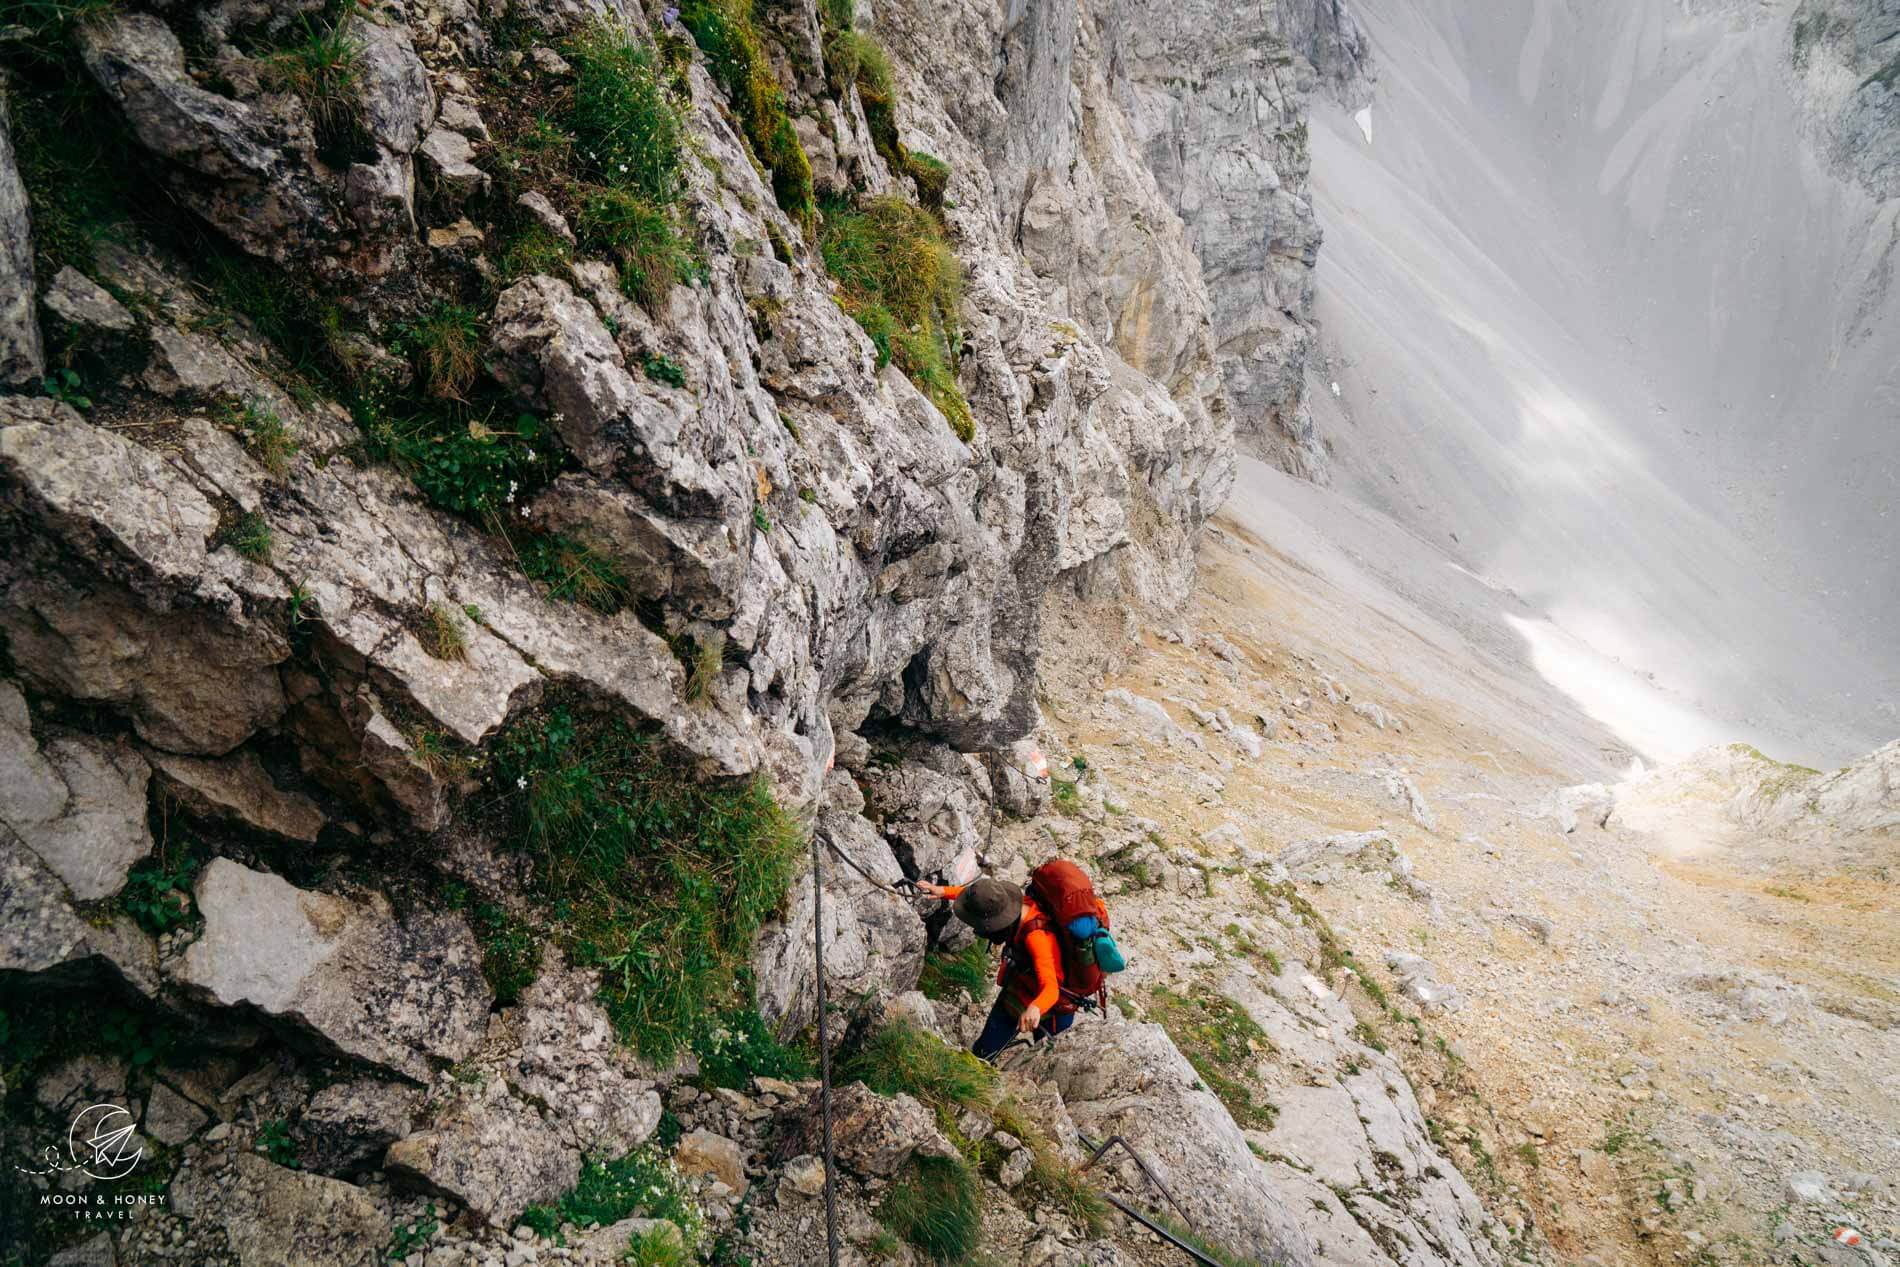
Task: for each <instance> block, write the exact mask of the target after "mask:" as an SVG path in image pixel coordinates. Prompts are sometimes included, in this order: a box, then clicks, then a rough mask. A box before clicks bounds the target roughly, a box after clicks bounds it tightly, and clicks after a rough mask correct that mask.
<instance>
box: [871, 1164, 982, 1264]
mask: <svg viewBox="0 0 1900 1267" xmlns="http://www.w3.org/2000/svg"><path fill="white" fill-rule="evenodd" d="M981 1191H982V1188H981V1185H980V1184H979V1183H978V1182H977V1178H976V1173H975V1171H974V1170H973V1168H972V1167H971V1166H970V1164H969V1163H968V1162H966V1161H964V1160H963V1159H962V1158H947V1157H920V1158H917V1159H916V1160H915V1161H914V1162H912V1163H911V1168H910V1169H909V1170H908V1171H907V1172H906V1173H905V1174H904V1175H903V1176H902V1177H900V1178H899V1179H898V1180H897V1181H896V1182H895V1183H893V1184H892V1185H891V1186H890V1189H889V1191H887V1192H886V1193H885V1194H884V1199H883V1200H882V1201H880V1202H879V1203H878V1207H877V1217H878V1220H879V1221H880V1222H882V1223H883V1224H884V1225H885V1226H886V1227H888V1228H890V1230H891V1231H893V1232H895V1233H896V1234H897V1235H899V1236H901V1237H903V1238H904V1239H905V1240H907V1241H909V1242H910V1243H911V1244H912V1245H914V1246H916V1247H917V1248H918V1249H919V1250H921V1251H923V1253H925V1254H926V1255H928V1256H929V1257H930V1258H931V1259H932V1261H935V1262H939V1263H961V1262H964V1261H965V1260H966V1259H968V1258H969V1256H970V1254H971V1253H972V1252H973V1251H974V1250H975V1249H976V1246H977V1241H978V1238H979V1237H980V1236H981V1234H982V1231H983V1212H982V1209H981V1208H980V1206H979V1204H978V1198H979V1196H980V1195H981Z"/></svg>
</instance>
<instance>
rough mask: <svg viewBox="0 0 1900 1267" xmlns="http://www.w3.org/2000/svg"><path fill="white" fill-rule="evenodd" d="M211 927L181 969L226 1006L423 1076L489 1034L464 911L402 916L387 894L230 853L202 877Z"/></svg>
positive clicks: (190, 982)
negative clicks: (295, 874)
mask: <svg viewBox="0 0 1900 1267" xmlns="http://www.w3.org/2000/svg"><path fill="white" fill-rule="evenodd" d="M197 901H198V910H199V911H200V913H201V914H202V915H203V916H204V922H205V927H204V933H203V935H202V936H201V937H200V938H199V939H198V940H197V941H195V942H193V943H192V945H191V947H190V949H189V950H187V951H186V952H185V957H184V960H183V963H182V965H181V966H180V967H178V968H176V969H174V971H176V972H177V974H178V976H179V979H180V981H181V983H182V984H184V985H186V986H189V987H191V988H192V989H193V990H194V991H196V992H197V993H198V994H199V995H200V996H202V997H204V998H205V999H207V1000H208V1001H210V1002H213V1003H217V1004H219V1005H222V1006H225V1007H232V1006H236V1005H239V1004H248V1005H250V1006H252V1007H255V1008H257V1009H258V1010H259V1011H261V1012H263V1013H264V1014H265V1015H267V1016H273V1017H278V1018H280V1019H282V1020H284V1021H286V1022H288V1023H291V1024H294V1025H296V1026H298V1027H300V1028H302V1029H304V1030H306V1031H308V1032H309V1033H312V1034H314V1035H315V1036H317V1037H318V1038H320V1039H322V1040H324V1041H325V1042H327V1043H329V1044H330V1045H331V1046H333V1047H335V1048H336V1049H337V1050H339V1051H342V1052H344V1053H346V1054H348V1055H351V1056H354V1057H356V1058H358V1059H359V1060H363V1061H365V1062H368V1063H371V1064H375V1065H380V1066H382V1067H384V1068H386V1069H389V1070H392V1071H394V1072H396V1073H400V1074H405V1075H407V1076H409V1077H412V1078H416V1079H418V1080H421V1079H425V1078H427V1077H428V1075H429V1072H430V1068H431V1065H430V1059H431V1058H434V1059H437V1060H446V1061H455V1060H460V1059H461V1058H462V1057H464V1056H466V1055H468V1054H469V1053H470V1052H471V1051H473V1050H474V1049H475V1046H476V1045H477V1044H478V1043H479V1042H480V1041H481V1036H482V1029H483V1025H484V1023H485V1021H486V1018H487V1014H488V1005H489V1000H490V993H489V990H488V985H487V983H486V982H485V981H484V980H483V979H482V972H481V952H480V949H479V948H478V947H477V946H476V944H475V937H474V934H473V933H471V932H470V931H469V928H468V925H467V924H466V923H465V922H464V921H463V920H462V918H461V917H460V916H459V915H451V914H443V913H436V912H430V911H415V912H412V913H410V914H409V915H408V916H407V917H405V918H403V919H401V920H398V919H397V918H396V917H395V916H394V915H393V914H392V913H391V912H390V910H389V905H388V902H387V901H386V900H385V899H383V898H382V897H381V895H374V896H372V897H371V898H370V899H369V900H367V901H364V902H351V901H347V900H345V899H343V898H339V897H335V896H333V895H331V894H327V893H314V892H309V891H306V890H302V889H297V888H295V887H293V886H292V885H291V884H290V883H289V882H288V881H286V880H284V879H283V878H281V877H279V876H274V875H270V874H267V873H265V872H261V871H253V870H251V869H250V868H248V867H244V866H240V865H239V864H237V863H235V862H232V861H230V860H229V859H226V858H218V859H214V860H213V861H212V862H211V864H210V865H209V866H207V867H206V868H205V869H204V871H203V872H202V873H201V874H200V876H199V877H198V883H197Z"/></svg>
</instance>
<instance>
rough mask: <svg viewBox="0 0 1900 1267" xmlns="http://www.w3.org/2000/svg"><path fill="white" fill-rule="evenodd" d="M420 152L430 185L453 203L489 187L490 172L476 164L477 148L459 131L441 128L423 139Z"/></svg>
mask: <svg viewBox="0 0 1900 1267" xmlns="http://www.w3.org/2000/svg"><path fill="white" fill-rule="evenodd" d="M418 153H419V154H420V155H421V158H422V166H423V171H424V172H425V173H427V175H428V178H429V183H430V185H431V187H432V188H434V190H435V191H436V192H437V193H438V194H440V195H442V196H444V197H446V198H448V199H449V200H450V201H451V202H456V203H459V202H460V201H461V200H462V199H464V198H466V197H468V196H469V195H471V194H476V193H482V192H485V191H486V190H487V189H488V173H487V172H485V171H483V170H482V169H481V168H479V167H477V166H475V147H474V146H473V145H471V144H469V140H468V138H467V137H465V136H463V135H462V134H461V133H460V132H451V131H449V129H447V128H445V127H438V128H436V129H434V130H433V131H431V132H430V133H429V135H428V136H426V137H424V138H423V141H422V148H421V149H420V150H419V151H418Z"/></svg>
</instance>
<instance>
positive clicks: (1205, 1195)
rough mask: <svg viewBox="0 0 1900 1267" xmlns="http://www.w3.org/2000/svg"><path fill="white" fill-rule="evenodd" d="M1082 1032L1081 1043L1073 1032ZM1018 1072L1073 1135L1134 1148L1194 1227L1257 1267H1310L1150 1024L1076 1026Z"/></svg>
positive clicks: (1238, 1144)
mask: <svg viewBox="0 0 1900 1267" xmlns="http://www.w3.org/2000/svg"><path fill="white" fill-rule="evenodd" d="M1082 1025H1086V1026H1087V1033H1086V1040H1085V1041H1084V1035H1083V1034H1082V1033H1081V1032H1079V1031H1080V1030H1081V1027H1082ZM1077 1030H1078V1032H1077V1033H1076V1034H1075V1036H1074V1037H1072V1038H1070V1039H1069V1040H1068V1041H1065V1042H1061V1043H1057V1044H1054V1045H1053V1047H1052V1048H1050V1049H1049V1050H1047V1051H1043V1052H1038V1053H1036V1054H1035V1055H1034V1056H1033V1058H1032V1061H1031V1063H1030V1064H1028V1065H1026V1066H1024V1071H1025V1072H1029V1073H1032V1074H1033V1075H1034V1076H1037V1077H1042V1078H1046V1079H1048V1080H1049V1081H1051V1082H1053V1083H1054V1084H1055V1086H1056V1089H1057V1090H1059V1091H1060V1092H1061V1093H1062V1100H1063V1103H1064V1104H1065V1105H1067V1106H1068V1110H1069V1113H1070V1115H1071V1116H1072V1117H1073V1118H1074V1119H1075V1124H1076V1126H1077V1127H1079V1128H1080V1129H1081V1130H1082V1132H1083V1133H1084V1134H1086V1135H1088V1136H1090V1137H1091V1138H1093V1139H1097V1140H1105V1139H1107V1138H1108V1137H1110V1136H1111V1135H1123V1136H1126V1137H1127V1138H1129V1139H1135V1140H1140V1141H1142V1154H1143V1157H1144V1158H1145V1159H1146V1160H1147V1162H1148V1164H1149V1165H1150V1166H1152V1167H1153V1168H1154V1170H1155V1172H1156V1174H1158V1175H1159V1176H1160V1177H1161V1181H1162V1182H1163V1183H1164V1184H1166V1185H1167V1186H1168V1188H1169V1190H1170V1191H1172V1192H1173V1193H1174V1194H1175V1196H1176V1199H1178V1200H1179V1201H1180V1202H1181V1203H1182V1205H1183V1206H1185V1207H1186V1210H1187V1213H1188V1216H1189V1218H1190V1219H1192V1220H1193V1222H1194V1224H1195V1226H1196V1227H1198V1228H1200V1229H1202V1230H1203V1231H1204V1232H1205V1233H1207V1234H1208V1235H1210V1236H1213V1237H1214V1238H1216V1239H1218V1240H1219V1241H1221V1242H1222V1243H1223V1244H1226V1245H1228V1246H1231V1247H1232V1248H1233V1249H1234V1250H1236V1251H1238V1252H1240V1253H1242V1254H1247V1255H1251V1256H1254V1257H1258V1258H1260V1259H1261V1260H1262V1261H1265V1262H1285V1263H1290V1264H1295V1265H1296V1267H1312V1264H1313V1263H1314V1262H1315V1261H1316V1259H1315V1258H1314V1254H1313V1248H1312V1245H1311V1243H1310V1241H1309V1239H1308V1237H1307V1235H1306V1232H1305V1231H1304V1230H1303V1229H1302V1227H1301V1225H1300V1221H1299V1218H1298V1216H1297V1215H1296V1213H1295V1211H1294V1209H1293V1204H1292V1202H1291V1200H1290V1199H1289V1198H1288V1197H1287V1196H1286V1195H1285V1194H1284V1193H1283V1192H1282V1191H1281V1189H1280V1188H1279V1187H1278V1186H1277V1185H1276V1184H1275V1182H1274V1179H1273V1177H1272V1176H1271V1175H1270V1174H1269V1172H1268V1170H1267V1164H1266V1163H1265V1162H1263V1161H1261V1160H1260V1159H1259V1158H1257V1157H1255V1156H1254V1155H1253V1153H1252V1152H1251V1151H1250V1150H1249V1149H1248V1147H1247V1140H1246V1137H1245V1136H1243V1135H1242V1134H1241V1132H1240V1128H1239V1127H1237V1126H1235V1125H1234V1119H1233V1118H1232V1117H1230V1116H1229V1115H1228V1113H1227V1110H1226V1109H1225V1108H1224V1107H1222V1105H1221V1103H1220V1101H1219V1100H1216V1099H1215V1098H1214V1097H1213V1095H1212V1094H1211V1093H1209V1092H1208V1091H1207V1090H1206V1089H1205V1088H1204V1087H1203V1086H1202V1084H1201V1080H1200V1078H1199V1076H1198V1075H1196V1074H1195V1072H1194V1067H1193V1066H1192V1065H1190V1064H1189V1063H1188V1062H1187V1057H1185V1056H1183V1055H1182V1054H1181V1053H1180V1052H1179V1051H1178V1050H1176V1048H1175V1046H1174V1044H1173V1043H1172V1042H1171V1041H1169V1039H1168V1035H1167V1031H1165V1030H1163V1029H1162V1028H1161V1027H1160V1026H1159V1025H1146V1024H1112V1023H1108V1022H1106V1021H1085V1022H1082V1023H1081V1025H1078V1026H1077Z"/></svg>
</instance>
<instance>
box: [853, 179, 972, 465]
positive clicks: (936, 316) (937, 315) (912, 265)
mask: <svg viewBox="0 0 1900 1267" xmlns="http://www.w3.org/2000/svg"><path fill="white" fill-rule="evenodd" d="M819 249H820V250H821V251H822V252H823V254H824V257H825V267H826V268H827V269H829V270H830V272H831V275H832V276H833V277H835V278H837V279H838V282H839V285H840V288H841V290H842V292H843V303H844V308H845V311H846V312H849V313H850V314H851V315H852V316H853V317H854V318H856V320H857V322H858V324H859V325H860V326H861V327H863V329H864V332H865V333H866V334H868V335H870V336H871V342H872V344H873V345H875V346H876V348H877V354H878V366H879V367H880V368H882V367H883V366H884V365H886V364H888V363H889V362H892V361H895V362H896V363H897V367H898V368H899V369H901V370H903V371H904V373H905V374H906V375H907V376H908V377H909V378H910V380H911V381H912V382H913V383H915V384H917V387H918V389H919V390H920V391H922V392H923V393H924V395H925V396H927V397H929V398H930V401H931V403H933V404H934V405H936V406H937V408H938V410H939V411H941V412H942V414H943V416H944V417H945V418H946V419H948V420H949V423H950V426H951V429H952V430H954V431H955V432H956V433H957V436H958V438H959V439H962V440H965V441H968V440H969V439H970V438H971V437H972V436H974V435H975V434H976V423H975V420H974V419H973V418H972V417H971V415H970V406H969V402H967V401H966V400H964V398H963V392H962V390H961V389H960V388H958V386H957V380H956V372H955V369H954V362H955V355H956V352H955V345H954V342H953V332H954V331H955V330H956V329H957V319H958V318H957V308H958V304H959V303H960V302H961V298H962V291H963V270H962V268H961V266H960V265H959V264H958V263H957V257H956V253H955V252H954V251H952V250H951V249H950V244H949V243H948V242H947V241H945V240H944V236H943V229H942V227H941V226H940V225H938V223H937V221H936V219H935V218H934V217H933V216H931V214H930V213H929V212H927V211H925V210H923V209H922V208H920V207H913V206H911V205H910V204H909V203H907V202H905V201H903V200H902V199H901V198H871V199H867V200H866V201H865V202H864V203H863V204H861V205H860V206H858V207H855V208H850V207H839V208H835V209H833V210H832V211H831V212H829V213H828V214H827V215H826V216H825V223H824V230H823V232H822V234H821V235H820V237H819Z"/></svg>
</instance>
